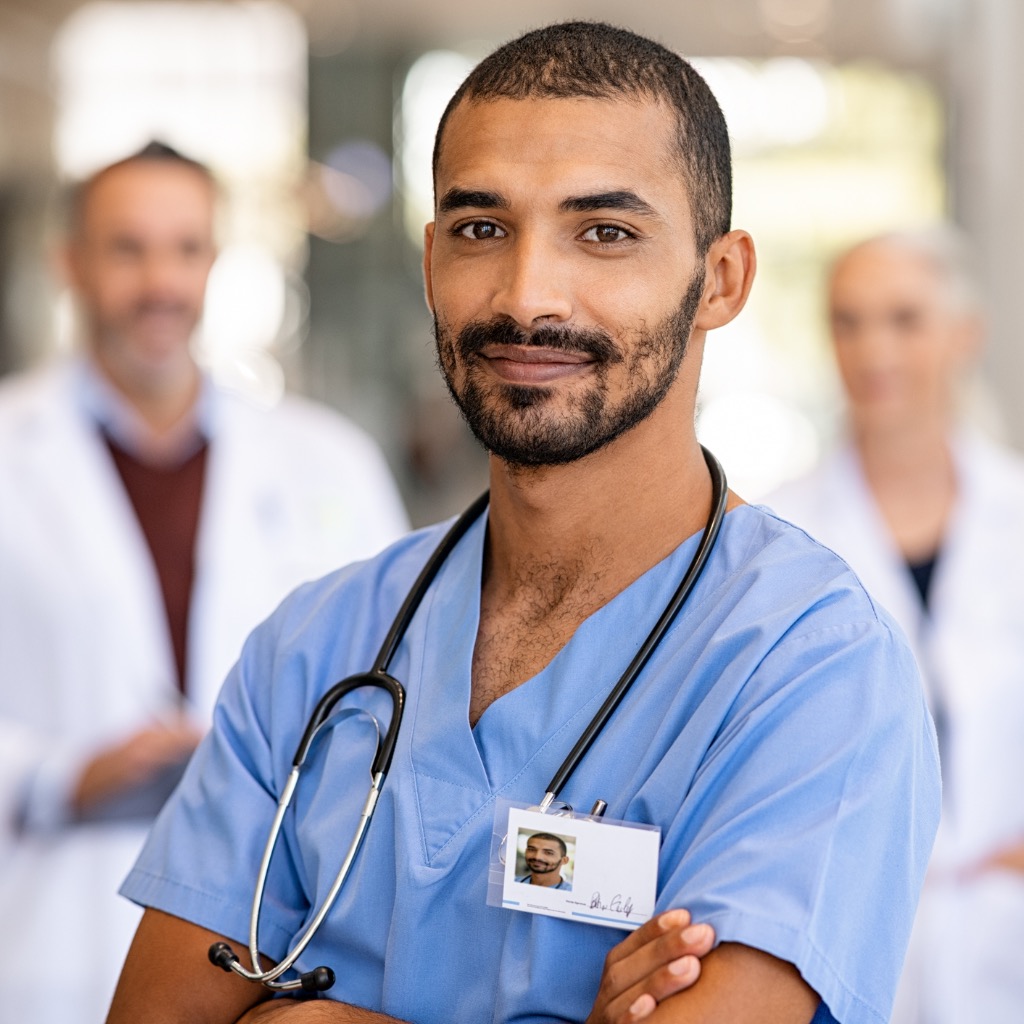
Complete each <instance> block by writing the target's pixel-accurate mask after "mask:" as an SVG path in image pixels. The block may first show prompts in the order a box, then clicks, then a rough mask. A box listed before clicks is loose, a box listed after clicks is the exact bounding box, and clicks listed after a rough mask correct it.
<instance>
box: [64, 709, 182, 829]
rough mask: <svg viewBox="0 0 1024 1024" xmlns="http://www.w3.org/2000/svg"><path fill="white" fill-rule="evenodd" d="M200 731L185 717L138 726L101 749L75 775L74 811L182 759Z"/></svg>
mask: <svg viewBox="0 0 1024 1024" xmlns="http://www.w3.org/2000/svg"><path fill="white" fill-rule="evenodd" d="M201 737H202V733H201V732H200V730H199V729H197V728H196V727H195V726H194V725H192V724H191V723H190V722H188V721H186V720H185V719H180V720H178V721H175V722H172V723H170V724H163V723H161V724H158V725H153V726H150V727H149V728H146V729H142V730H140V731H139V732H137V733H135V734H134V735H132V736H129V737H128V738H127V739H126V740H123V741H122V742H120V743H116V744H114V745H113V746H110V747H107V748H105V749H104V750H101V751H100V752H99V753H98V754H96V756H95V757H93V759H92V760H91V761H89V762H88V763H87V764H86V766H85V768H84V769H83V770H82V774H81V775H80V776H79V778H78V785H77V786H76V787H75V790H74V793H73V794H72V798H71V802H72V806H73V807H74V809H75V811H76V812H77V813H78V814H83V813H85V812H87V811H89V810H90V809H91V808H93V807H95V806H96V805H97V804H99V803H101V802H102V801H104V800H108V799H110V798H111V797H115V796H117V795H118V794H120V793H123V792H125V791H127V790H130V789H133V788H135V787H137V786H141V785H143V784H144V783H146V782H148V781H149V780H150V779H152V778H153V777H154V776H156V775H157V774H158V773H159V772H160V771H162V770H163V769H164V768H167V767H169V766H170V765H173V764H178V763H180V762H181V761H184V760H185V758H187V757H188V756H189V754H191V753H192V751H193V750H194V749H195V747H196V744H197V743H198V742H199V740H200V739H201Z"/></svg>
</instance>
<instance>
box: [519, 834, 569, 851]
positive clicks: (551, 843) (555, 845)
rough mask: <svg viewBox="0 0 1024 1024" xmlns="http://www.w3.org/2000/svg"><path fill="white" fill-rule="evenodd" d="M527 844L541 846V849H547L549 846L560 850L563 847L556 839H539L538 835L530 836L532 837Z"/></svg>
mask: <svg viewBox="0 0 1024 1024" xmlns="http://www.w3.org/2000/svg"><path fill="white" fill-rule="evenodd" d="M526 845H527V846H536V847H539V848H541V849H545V848H547V847H550V848H551V849H553V850H556V849H557V850H560V849H561V847H560V846H559V845H558V843H556V842H555V840H554V839H538V838H537V837H536V836H530V838H529V839H528V840H527V842H526Z"/></svg>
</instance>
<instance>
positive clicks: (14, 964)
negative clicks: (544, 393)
mask: <svg viewBox="0 0 1024 1024" xmlns="http://www.w3.org/2000/svg"><path fill="white" fill-rule="evenodd" d="M72 376H73V375H72V372H71V370H70V369H69V367H68V366H64V365H62V366H59V367H56V368H52V369H47V370H45V371H41V372H37V373H34V374H32V375H28V376H25V377H21V378H16V379H14V380H9V381H7V382H5V383H4V384H3V385H2V386H0V993H2V994H0V1006H2V1007H3V1009H2V1010H0V1019H3V1020H11V1021H19V1022H20V1024H49V1022H53V1024H57V1022H60V1024H68V1022H75V1024H79V1022H81V1024H91V1022H93V1021H102V1020H103V1018H104V1015H105V1013H106V1009H107V1005H108V1003H109V998H110V995H111V993H112V991H113V986H114V983H115V981H116V978H117V975H118V973H119V970H120V965H121V963H122V961H123V958H124V954H125V951H126V949H127V947H128V944H129V942H130V939H131V936H132V934H133V932H134V928H135V924H136V922H137V919H138V916H139V912H138V911H137V909H136V908H135V907H133V906H132V905H131V904H129V903H128V902H127V901H126V900H124V899H122V898H121V897H119V896H117V895H116V890H117V888H118V886H119V885H120V883H121V881H122V879H123V877H124V875H125V874H126V873H127V870H128V868H129V867H130V866H131V864H132V862H133V860H134V857H135V854H136V853H137V851H138V849H139V847H140V845H141V841H142V838H143V836H144V833H145V827H144V826H143V825H141V824H110V823H107V824H101V825H81V824H80V825H69V824H68V823H67V822H66V821H63V820H61V814H62V811H63V807H64V804H63V798H64V796H65V795H66V793H67V791H68V787H69V786H70V785H71V782H72V780H73V779H74V778H75V775H76V770H77V767H78V766H79V765H81V763H82V762H83V761H84V760H85V759H87V758H88V757H89V756H90V754H91V753H92V752H93V751H95V750H96V749H97V748H99V747H101V746H104V745H106V744H108V743H110V742H112V741H115V740H117V739H118V738H121V737H125V736H127V735H129V734H131V733H132V732H134V731H135V730H137V729H139V728H140V727H142V726H143V725H145V724H146V723H147V722H150V721H151V720H153V719H155V718H159V717H160V716H161V715H162V714H167V713H168V712H169V711H170V710H171V709H172V708H174V707H175V706H176V702H177V700H178V697H177V690H176V685H175V681H174V680H175V668H174V660H173V654H172V651H171V645H170V639H169V635H168V631H167V627H166V619H165V615H164V611H163V604H162V599H161V595H160V590H159V584H158V580H157V576H156V571H155V568H154V566H153V563H152V560H151V558H150V556H149V552H148V549H147V546H146V542H145V539H144V537H143V535H142V532H141V529H140V528H139V525H138V522H137V520H136V518H135V515H134V512H133V510H132V507H131V504H130V502H129V500H128V498H127V496H126V494H125V492H124V490H123V488H122V486H121V483H120V479H119V477H118V475H117V471H116V469H115V467H114V465H113V462H112V460H111V458H110V456H109V453H108V451H107V449H106V447H105V445H104V444H103V442H102V440H101V439H100V438H99V436H98V434H97V432H96V431H95V429H94V428H93V427H92V426H91V425H90V424H89V423H88V422H86V420H85V418H84V417H83V416H82V415H81V414H80V413H79V412H78V411H76V409H77V406H76V402H75V400H74V398H73V384H72ZM213 423H214V427H213V438H212V440H211V443H210V449H209V456H208V461H207V471H206V479H205V487H204V492H203V499H202V502H203V503H202V508H201V515H200V524H199V530H198V535H197V540H196V544H197V557H196V567H195V582H194V591H193V600H192V605H191V610H190V631H189V650H188V658H189V663H188V666H187V675H188V679H189V687H190V692H189V699H188V710H189V712H190V713H191V714H192V715H194V716H195V719H196V721H197V722H200V723H205V722H206V721H207V720H208V718H209V715H210V711H211V708H212V705H213V701H214V698H215V696H216V693H217V690H218V689H219V686H220V683H221V680H222V678H223V676H224V675H225V674H226V672H227V670H228V669H229V668H230V666H231V664H232V663H233V661H234V660H235V658H236V657H237V655H238V653H239V651H240V649H241V645H242V642H243V640H244V638H245V636H246V634H247V633H248V631H249V630H250V629H251V628H252V627H253V626H254V625H256V623H257V622H258V621H259V620H260V619H262V618H263V617H265V616H266V615H267V614H268V613H269V612H271V611H272V610H273V608H274V607H275V605H276V604H277V602H278V601H279V600H280V599H281V598H282V597H283V596H284V595H285V593H286V592H287V591H288V590H289V589H291V588H292V587H294V586H295V585H297V584H298V583H300V582H302V581H304V580H306V579H310V578H313V577H315V576H319V575H322V574H324V573H325V572H328V571H330V570H331V569H333V568H335V567H337V566H338V565H341V564H344V563H346V562H349V561H353V560H355V559H358V558H362V557H366V556H368V555H370V554H373V553H375V552H376V551H377V550H379V549H380V548H381V547H383V546H384V545H386V544H387V543H390V542H391V541H392V540H394V539H395V538H396V537H398V536H399V535H400V534H401V533H402V532H403V531H404V530H405V529H406V528H407V522H406V518H405V512H404V510H403V508H402V505H401V502H400V499H399V497H398V493H397V490H396V488H395V485H394V482H393V480H392V478H391V476H390V473H389V472H388V469H387V467H386V464H385V462H384V459H383V457H382V455H381V454H380V452H379V450H378V448H377V447H376V445H375V444H374V443H373V442H372V441H371V440H370V439H369V437H368V436H367V435H366V434H364V433H363V432H362V431H361V430H359V429H358V428H356V427H355V426H354V425H353V424H351V423H349V422H348V421H346V420H344V419H342V418H341V417H340V416H338V415H337V414H335V413H333V412H331V411H329V410H327V409H326V408H324V407H321V406H317V405H314V404H313V403H310V402H306V401H302V400H299V399H295V398H289V399H286V400H284V401H283V402H282V403H281V404H279V406H278V407H276V408H275V409H274V410H272V411H266V410H262V409H258V408H256V407H254V406H251V405H249V404H248V403H246V402H244V401H243V400H241V399H239V398H238V397H235V396H230V395H228V394H224V393H220V392H215V394H214V406H213ZM26 793H28V794H30V802H29V807H30V809H31V812H32V815H33V821H32V824H31V826H30V827H22V828H19V826H18V822H17V817H18V808H19V805H20V804H22V802H23V801H24V798H25V795H26ZM252 869H253V866H252V865H239V870H240V871H242V872H249V871H251V870H252ZM212 969H213V968H211V970H212Z"/></svg>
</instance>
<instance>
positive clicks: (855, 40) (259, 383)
mask: <svg viewBox="0 0 1024 1024" xmlns="http://www.w3.org/2000/svg"><path fill="white" fill-rule="evenodd" d="M575 16H579V17H587V18H600V19H604V20H608V21H612V22H616V23H619V24H625V25H626V26H627V27H630V28H633V29H635V30H637V31H640V32H643V33H645V34H648V35H652V36H654V37H655V38H658V39H659V40H660V41H661V42H663V43H665V44H666V45H668V46H670V47H672V48H674V49H676V50H678V51H679V52H681V53H683V54H684V55H686V56H689V57H691V58H693V59H694V62H695V63H696V64H697V65H698V67H699V68H700V69H701V71H702V72H703V73H704V74H705V76H706V77H707V78H708V80H709V82H710V84H711V86H712V88H713V89H714V91H715V92H716V94H717V96H718V97H719V99H720V101H721V103H722V106H723V108H724V110H725V114H726V118H727V120H728V122H729V126H730V131H731V134H732V138H733V143H734V147H735V161H736V182H735V218H734V223H735V225H736V226H738V227H745V228H747V229H748V230H750V231H751V232H752V233H753V234H754V237H755V240H756V242H757V245H758V251H759V257H760V259H759V263H760V270H759V275H758V281H757V283H756V285H755V288H754V293H753V296H752V299H751V302H750V304H749V306H748V308H747V310H746V311H745V312H744V313H743V315H742V316H741V317H740V318H739V320H738V321H737V322H735V323H734V324H733V325H730V326H729V327H728V328H726V329H723V330H722V331H720V332H717V333H716V334H715V335H713V336H712V339H711V343H710V344H709V346H708V355H707V361H706V369H705V374H704V380H703V385H702V392H701V400H700V413H699V417H700V418H699V431H700V434H701V437H702V439H703V440H704V441H705V443H707V444H709V445H710V446H711V447H712V448H713V449H714V450H715V451H716V452H717V453H718V454H719V456H720V457H721V458H722V459H723V461H725V463H726V465H727V467H728V469H729V472H730V478H731V482H733V483H734V486H735V487H736V489H737V490H739V491H740V492H741V493H743V494H744V495H745V496H747V497H749V498H757V497H758V496H759V495H760V494H763V493H764V492H766V491H767V490H768V489H770V488H771V487H772V486H773V485H774V484H776V483H778V482H779V481H781V480H783V479H785V478H787V477H789V476H793V475H796V474H798V473H800V472H802V471H803V470H805V469H806V468H808V467H809V466H810V465H811V464H813V463H814V462H815V460H816V459H817V456H818V454H819V452H820V451H821V450H822V449H823V447H825V446H827V445H828V443H829V441H830V440H831V438H832V437H833V436H834V435H835V434H836V432H837V430H838V429H839V428H840V426H841V423H840V422H839V417H840V415H841V413H840V407H841V402H840V399H839V391H838V387H837V384H836V381H835V378H834V373H833V369H832V364H831V358H830V356H829V351H828V344H827V337H826V331H825V323H824V319H823V306H822V290H823V287H822V286H823V281H824V277H825V273H826V271H827V267H828V263H829V260H830V259H831V257H832V255H833V254H834V253H836V252H837V251H838V250H839V249H840V248H842V247H844V246H846V245H847V244H849V243H851V242H854V241H856V240H857V239H859V238H860V237H862V236H864V235H867V234H870V233H873V232H876V231H879V230H885V229H888V228H895V227H913V226H920V225H925V224H928V223H931V222H934V221H937V220H940V219H942V218H945V217H948V218H950V219H952V220H953V221H955V222H956V223H958V224H959V225H961V226H962V227H963V228H964V229H965V231H966V232H967V234H968V236H969V238H970V239H971V241H972V243H973V247H974V255H975V260H976V263H977V269H978V271H979V275H980V278H981V281H982V284H983V286H984V289H985V300H986V304H987V308H988V310H989V317H990V320H989V341H988V348H987V352H986V356H985V371H986V373H985V378H986V381H987V383H986V382H985V381H979V382H977V384H976V386H975V387H974V389H973V392H972V394H971V397H970V401H971V408H972V415H973V417H974V419H975V420H976V421H978V422H979V423H980V424H981V425H982V426H983V427H984V428H985V429H986V430H988V431H990V432H991V433H994V434H995V435H996V436H998V437H1000V438H1002V439H1003V440H1005V441H1008V442H1009V443H1010V444H1012V445H1014V446H1016V447H1018V448H1021V447H1024V408H1022V403H1021V402H1020V400H1019V397H1018V396H1019V395H1021V394H1024V354H1022V352H1021V347H1020V345H1019V344H1018V330H1017V325H1016V318H1017V315H1018V310H1017V304H1018V301H1019V295H1018V292H1019V290H1020V289H1019V286H1018V284H1017V281H1018V278H1019V277H1020V276H1021V275H1022V274H1024V253H1022V252H1021V251H1020V246H1019V245H1018V242H1017V239H1018V236H1020V235H1021V233H1022V231H1024V196H1022V194H1021V189H1020V186H1019V184H1018V183H1019V180H1020V177H1021V175H1020V170H1021V168H1022V167H1024V130H1022V129H1024V105H1022V104H1021V103H1019V102H1018V98H1019V96H1020V95H1021V92H1022V87H1024V5H1022V4H1020V3H1019V0H858V2H857V3H845V2H840V0H715V2H713V3H711V2H706V3H697V2H691V3H685V2H680V0H672V2H669V0H648V2H647V3H644V4H634V5H629V6H628V7H627V6H625V5H623V4H621V3H612V2H611V0H589V2H588V0H580V2H568V0H566V2H553V0H546V2H543V3H542V2H540V0H519V2H518V3H516V4H502V5H498V4H494V5H488V4H482V3H480V2H479V0H476V2H470V0H432V2H431V3H429V4H427V3H422V2H414V0H253V2H228V0H173V2H172V0H159V2H149V0H145V2H125V0H112V2H96V0H93V2H85V3H83V2H80V0H0V373H7V372H10V371H12V370H15V369H18V368H21V367H24V366H27V365H30V364H32V363H34V362H37V361H39V360H40V359H42V358H45V357H46V356H47V355H48V354H51V353H53V352H55V351H59V350H61V349H62V348H65V347H67V346H68V345H69V344H70V338H71V324H70V312H69V303H68V301H67V299H66V297H65V296H64V295H63V293H62V287H61V283H60V281H59V279H58V278H57V277H56V276H55V274H54V272H53V267H52V259H51V246H52V243H53V241H54V239H55V232H56V231H57V230H58V228H59V225H60V216H61V203H60V200H61V195H62V188H63V187H64V186H66V184H67V183H68V182H69V181H72V180H74V179H76V178H78V177H81V176H83V175H85V174H88V173H89V172H91V171H92V170H94V169H96V168H97V167H99V166H101V165H103V164H105V163H108V162H110V161H112V160H115V159H118V158H119V157H121V156H123V155H126V154H127V153H128V152H130V151H132V150H134V149H137V148H139V147H140V146H141V145H143V144H144V143H145V142H147V141H148V140H150V139H152V138H158V139H160V140H162V141H165V142H168V143H169V144H171V145H173V146H175V147H178V148H180V149H182V150H183V151H185V152H187V153H188V154H189V155H192V156H195V157H196V158H198V159H200V160H203V161H206V162H207V163H209V164H210V165H211V166H212V168H213V169H214V171H215V172H216V174H217V175H218V177H219V178H220V180H221V181H222V182H223V183H224V186H225V194H226V196H227V200H228V201H227V203H226V205H225V209H224V216H223V222H222V224H221V232H220V238H221V245H222V251H221V256H220V259H219V261H218V264H217V266H216V268H215V272H214V278H213V281H212V284H211V288H210V292H209V297H208V303H207V309H206V314H205V319H204V324H203V329H202V335H201V338H200V339H199V344H200V346H201V351H202V358H203V360H204V362H205V363H206V364H207V365H208V366H210V368H211V369H212V372H214V373H215V374H216V375H217V376H218V377H219V378H220V379H221V380H224V381H226V382H229V383H230V384H231V385H232V386H235V387H238V388H241V389H244V390H246V391H249V392H251V393H253V394H256V395H258V396H260V398H261V399H262V400H264V401H266V402H268V403H272V402H273V401H275V399H276V397H277V396H279V395H280V393H281V391H282V389H283V388H285V387H288V388H291V389H294V390H297V391H300V392H304V393H306V394H309V395H312V396H313V397H316V398H319V399H321V400H324V401H326V402H328V403H330V404H332V405H334V406H336V407H337V408H339V409H341V410H342V411H344V412H345V413H346V414H348V415H349V416H350V417H352V418H353V419H355V420H356V421H358V422H360V423H361V424H363V425H364V426H366V427H367V428H368V429H369V430H370V431H371V432H372V433H373V434H374V435H375V436H376V437H377V438H378V439H379V440H380V442H381V444H382V445H383V446H384V448H385V451H386V453H387V455H388V458H389V460H390V462H391V465H392V468H393V469H394V471H395V473H396V475H397V476H398V479H399V482H400V485H401V487H402V489H403V492H404V496H405V498H406V500H407V502H408V505H409V508H410V511H411V514H412V517H413V520H414V522H415V523H416V524H422V523H425V522H428V521H430V520H432V519H434V518H437V517H439V516H442V515H448V514H450V513H453V512H454V511H456V510H457V508H458V507H459V506H460V505H462V504H464V503H465V502H466V501H467V500H468V499H469V497H470V496H471V495H473V494H475V493H476V492H477V491H478V490H479V489H481V488H482V487H483V486H484V479H485V460H484V457H483V454H482V452H480V451H479V450H478V449H477V448H476V446H475V444H474V442H473V441H472V440H471V439H470V438H469V436H468V434H467V432H466V431H465V430H464V428H463V427H462V425H461V423H460V422H459V420H458V418H457V414H456V413H455V411H454V409H453V408H452V407H451V406H450V404H449V401H448V398H447V395H446V393H445V391H444V389H443V385H442V384H441V383H440V381H439V379H438V376H437V373H436V371H435V369H434V365H433V343H432V340H431V337H430V330H429V319H428V316H427V312H426V308H425V305H424V302H423V291H422V282H421V275H420V258H421V252H422V244H421V236H422V228H423V224H424V222H425V221H426V220H427V219H429V208H430V161H429V154H430V147H431V144H432V139H433V132H434V129H435V126H436V123H437V118H438V116H439V114H440V111H441V109H442V108H443V106H444V104H445V103H446V101H447V99H448V97H449V96H450V95H451V93H452V92H453V91H454V88H455V86H456V85H457V84H458V82H459V81H460V80H461V78H462V77H463V76H464V74H465V73H466V71H467V70H468V68H469V67H470V66H471V65H472V63H474V62H475V60H477V59H478V58H479V57H480V56H482V55H483V54H484V53H486V52H487V51H488V50H489V49H491V48H493V46H494V45H495V44H497V43H499V42H501V41H503V40H505V39H507V38H509V37H510V36H513V35H515V34H517V33H518V32H520V31H521V30H523V29H525V28H528V27H533V26H536V25H539V24H543V23H545V22H549V21H553V20H559V19H562V18H566V17H575Z"/></svg>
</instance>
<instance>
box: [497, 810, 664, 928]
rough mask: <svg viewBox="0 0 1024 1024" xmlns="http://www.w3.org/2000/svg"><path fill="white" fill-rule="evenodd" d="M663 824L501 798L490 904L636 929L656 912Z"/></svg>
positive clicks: (589, 922)
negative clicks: (542, 809)
mask: <svg viewBox="0 0 1024 1024" xmlns="http://www.w3.org/2000/svg"><path fill="white" fill-rule="evenodd" d="M660 845H661V829H659V828H658V827H657V826H656V825H642V824H638V823H637V822H634V821H611V820H609V819H607V818H598V817H594V816H593V815H589V814H577V813H574V812H573V811H572V810H568V809H564V810H556V809H549V810H548V811H547V812H546V813H542V812H540V811H538V810H537V808H536V807H530V806H527V805H526V804H520V803H513V802H512V801H509V800H499V801H497V806H496V808H495V815H494V834H493V836H492V841H491V863H490V872H489V884H488V887H487V902H488V904H489V905H491V906H496V907H504V908H505V909H507V910H517V911H520V912H523V913H527V914H543V915H545V916H547V917H561V918H565V919H566V920H570V921H579V922H581V923H584V924H596V925H601V926H602V927H605V928H623V929H626V930H627V931H633V930H634V929H636V928H639V927H640V925H642V924H643V923H644V922H645V921H646V920H648V919H649V918H650V917H651V916H652V915H653V914H654V903H655V899H656V896H657V886H658V850H659V847H660Z"/></svg>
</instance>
